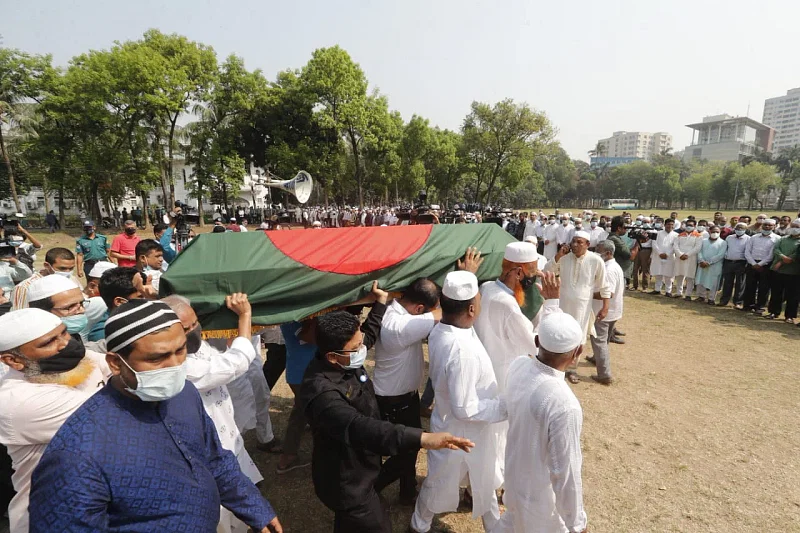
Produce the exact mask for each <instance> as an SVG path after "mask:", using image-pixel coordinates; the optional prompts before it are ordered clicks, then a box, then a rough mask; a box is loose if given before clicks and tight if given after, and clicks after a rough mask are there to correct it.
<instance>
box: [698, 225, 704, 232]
mask: <svg viewBox="0 0 800 533" xmlns="http://www.w3.org/2000/svg"><path fill="white" fill-rule="evenodd" d="M705 230H706V227H705V226H697V231H699V232H700V233H703V232H704V231H705Z"/></svg>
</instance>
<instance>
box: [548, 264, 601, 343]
mask: <svg viewBox="0 0 800 533" xmlns="http://www.w3.org/2000/svg"><path fill="white" fill-rule="evenodd" d="M544 269H545V271H547V272H554V273H556V274H557V275H559V277H560V278H561V298H560V299H559V301H558V302H559V307H561V310H562V311H564V312H565V313H567V314H568V315H570V316H571V317H572V318H574V319H575V320H577V321H578V324H580V326H581V328H582V329H583V336H584V338H585V337H586V335H587V334H588V333H589V325H590V324H591V323H592V298H593V297H594V293H596V292H599V293H600V296H601V297H602V298H608V297H609V296H611V291H610V290H609V288H608V286H606V280H605V278H606V266H605V264H604V263H603V259H602V258H601V257H600V256H599V255H597V254H596V253H594V252H586V253H585V254H583V256H581V257H578V256H576V255H575V254H573V253H569V254H567V255H565V256H563V257H562V258H561V259H560V260H559V261H556V260H555V258H554V259H553V260H552V261H550V262H548V263H547V266H546V267H544Z"/></svg>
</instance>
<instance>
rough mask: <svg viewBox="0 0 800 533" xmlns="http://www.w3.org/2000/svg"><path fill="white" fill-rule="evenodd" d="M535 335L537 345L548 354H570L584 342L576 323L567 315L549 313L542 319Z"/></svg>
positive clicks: (581, 331) (581, 332)
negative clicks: (537, 340)
mask: <svg viewBox="0 0 800 533" xmlns="http://www.w3.org/2000/svg"><path fill="white" fill-rule="evenodd" d="M537 334H538V336H539V345H540V346H541V347H542V348H544V349H545V350H547V351H548V352H550V353H567V352H571V351H572V350H574V349H575V348H577V347H578V346H580V345H581V344H583V340H584V334H583V330H582V329H581V327H580V325H579V324H578V321H577V320H575V319H574V318H572V316H570V315H568V314H567V313H550V314H549V315H545V316H544V317H542V321H541V323H539V331H538V332H537Z"/></svg>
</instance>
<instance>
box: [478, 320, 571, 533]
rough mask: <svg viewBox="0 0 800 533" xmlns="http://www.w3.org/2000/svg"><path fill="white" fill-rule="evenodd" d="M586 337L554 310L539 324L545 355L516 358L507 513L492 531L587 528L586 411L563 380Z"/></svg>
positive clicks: (511, 379)
mask: <svg viewBox="0 0 800 533" xmlns="http://www.w3.org/2000/svg"><path fill="white" fill-rule="evenodd" d="M583 340H584V337H583V330H582V328H581V327H580V325H579V324H578V323H577V322H576V321H575V319H574V318H572V317H571V316H569V315H567V314H551V315H549V316H546V317H544V318H543V319H542V322H541V324H540V325H539V331H538V335H537V337H536V341H537V343H538V345H539V355H538V356H536V357H525V356H523V357H519V358H518V359H516V360H515V361H514V362H513V363H512V364H511V367H510V369H509V374H508V396H507V405H508V419H509V426H510V427H509V431H508V446H507V448H506V465H507V472H508V474H507V476H506V479H505V494H504V495H503V503H504V504H505V505H506V512H505V514H504V515H503V518H502V519H501V520H500V522H499V524H498V525H497V526H496V527H495V528H493V529H487V531H488V532H489V533H578V532H584V531H586V522H587V518H586V512H585V511H584V508H583V485H582V482H581V467H582V463H583V457H582V454H581V426H582V425H583V411H582V409H581V405H580V403H579V402H578V399H577V398H576V397H575V394H573V392H572V390H570V388H569V386H568V385H567V384H566V383H565V382H564V372H565V371H566V370H567V369H568V368H570V367H571V366H572V365H574V364H575V363H576V362H577V361H578V358H579V357H580V354H581V351H582V344H583ZM476 449H477V448H476Z"/></svg>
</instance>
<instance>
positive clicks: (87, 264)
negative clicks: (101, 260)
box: [83, 259, 97, 278]
mask: <svg viewBox="0 0 800 533" xmlns="http://www.w3.org/2000/svg"><path fill="white" fill-rule="evenodd" d="M96 264H97V259H87V260H86V261H84V262H83V273H84V274H86V277H87V278H88V277H89V272H91V271H92V269H93V268H94V266H95V265H96Z"/></svg>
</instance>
